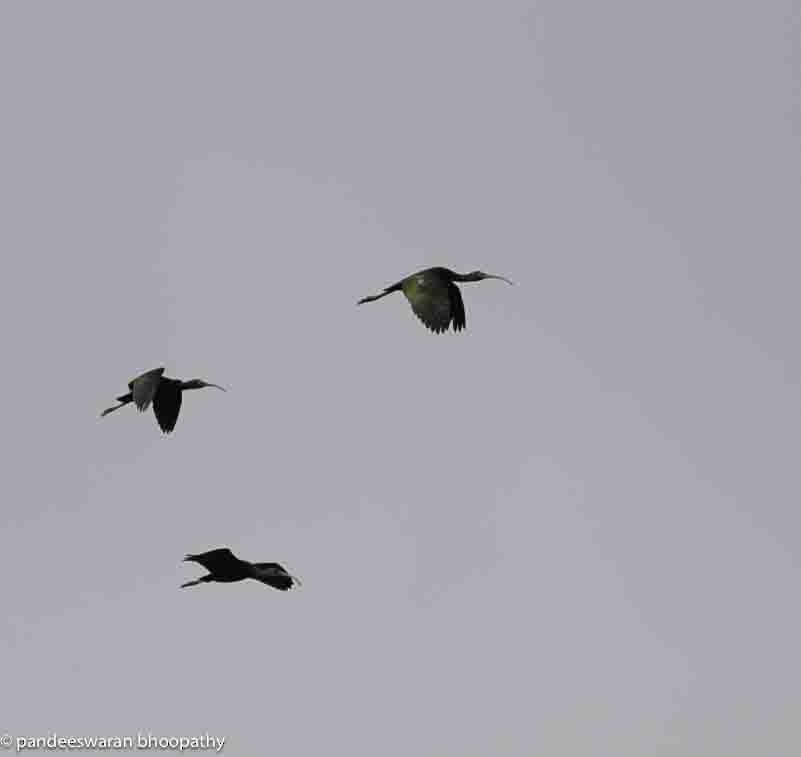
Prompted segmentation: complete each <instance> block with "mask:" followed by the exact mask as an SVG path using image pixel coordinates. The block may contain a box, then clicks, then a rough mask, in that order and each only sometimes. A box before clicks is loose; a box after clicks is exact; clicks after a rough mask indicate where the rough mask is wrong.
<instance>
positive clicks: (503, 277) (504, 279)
mask: <svg viewBox="0 0 801 757" xmlns="http://www.w3.org/2000/svg"><path fill="white" fill-rule="evenodd" d="M487 278H488V279H500V280H501V281H505V282H506V283H507V284H511V285H512V286H514V281H509V279H507V278H506V277H505V276H494V275H493V274H491V273H488V274H487Z"/></svg>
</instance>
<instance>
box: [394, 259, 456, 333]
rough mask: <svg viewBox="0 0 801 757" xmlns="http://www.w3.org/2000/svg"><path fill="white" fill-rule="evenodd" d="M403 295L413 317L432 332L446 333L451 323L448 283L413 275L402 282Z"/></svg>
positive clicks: (423, 275) (423, 274) (437, 277)
mask: <svg viewBox="0 0 801 757" xmlns="http://www.w3.org/2000/svg"><path fill="white" fill-rule="evenodd" d="M403 293H404V294H405V295H406V299H407V300H409V304H410V305H411V306H412V310H414V313H415V315H416V316H417V317H418V318H419V319H420V320H421V321H422V322H423V323H424V324H425V325H426V326H427V327H428V328H429V329H431V330H432V331H433V332H435V333H437V334H439V333H440V332H442V331H447V329H448V326H449V325H450V322H451V316H452V315H453V314H452V312H451V295H450V289H449V282H447V281H445V280H443V279H442V278H440V277H439V276H436V277H435V276H430V275H429V276H427V275H425V273H420V274H413V275H412V276H409V278H408V279H405V280H404V283H403Z"/></svg>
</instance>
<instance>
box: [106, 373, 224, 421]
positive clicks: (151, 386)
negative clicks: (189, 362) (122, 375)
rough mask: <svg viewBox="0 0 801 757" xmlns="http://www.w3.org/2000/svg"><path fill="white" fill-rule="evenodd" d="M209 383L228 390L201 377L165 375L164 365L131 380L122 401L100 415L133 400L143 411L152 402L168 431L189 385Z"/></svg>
mask: <svg viewBox="0 0 801 757" xmlns="http://www.w3.org/2000/svg"><path fill="white" fill-rule="evenodd" d="M206 386H213V387H214V388H215V389H222V391H225V389H223V388H222V387H221V386H218V385H217V384H209V383H207V382H206V381H203V380H201V379H191V380H190V381H181V380H180V379H173V378H168V377H167V376H165V375H164V368H154V369H153V370H152V371H147V372H146V373H143V374H142V375H141V376H137V377H136V378H135V379H134V380H133V381H131V382H130V383H129V384H128V389H130V391H129V392H128V394H123V395H122V396H120V397H117V402H119V403H120V404H119V405H114V407H109V408H106V409H105V410H104V411H103V412H102V413H100V416H101V418H102V417H103V416H104V415H108V414H109V413H113V412H114V411H115V410H119V409H120V408H121V407H125V405H127V404H128V403H130V402H133V403H134V405H136V408H137V409H138V410H139V411H141V412H144V411H145V410H147V409H148V407H150V404H151V403H152V404H153V413H154V414H155V416H156V420H157V421H158V424H159V426H160V428H161V430H162V431H163V432H164V433H165V434H169V433H170V431H172V430H173V429H174V428H175V424H176V423H177V422H178V413H179V412H180V411H181V394H182V393H183V392H185V391H188V390H190V389H202V388H203V387H206Z"/></svg>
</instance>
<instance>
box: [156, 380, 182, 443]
mask: <svg viewBox="0 0 801 757" xmlns="http://www.w3.org/2000/svg"><path fill="white" fill-rule="evenodd" d="M153 412H154V413H155V414H156V420H157V421H158V422H159V426H160V427H161V430H162V431H163V432H164V433H165V434H169V433H170V431H172V430H173V429H174V428H175V424H176V423H177V422H178V413H180V412H181V387H180V385H179V384H178V382H177V381H175V382H173V381H170V380H169V379H168V380H166V381H162V382H161V384H160V385H159V388H158V391H157V392H156V396H155V397H154V398H153Z"/></svg>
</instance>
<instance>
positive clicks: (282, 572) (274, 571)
mask: <svg viewBox="0 0 801 757" xmlns="http://www.w3.org/2000/svg"><path fill="white" fill-rule="evenodd" d="M253 577H254V578H256V579H258V580H259V581H261V582H262V583H265V584H267V585H268V586H272V587H273V588H274V589H278V590H279V591H287V590H288V589H291V588H292V587H293V586H294V585H295V584H296V583H299V580H298V579H297V578H295V577H294V576H292V575H290V574H289V573H288V572H287V570H286V568H284V566H283V565H279V564H278V563H277V562H257V563H254V565H253Z"/></svg>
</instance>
